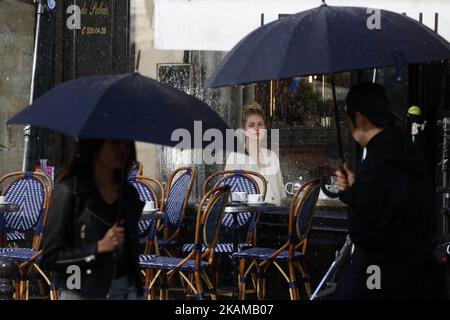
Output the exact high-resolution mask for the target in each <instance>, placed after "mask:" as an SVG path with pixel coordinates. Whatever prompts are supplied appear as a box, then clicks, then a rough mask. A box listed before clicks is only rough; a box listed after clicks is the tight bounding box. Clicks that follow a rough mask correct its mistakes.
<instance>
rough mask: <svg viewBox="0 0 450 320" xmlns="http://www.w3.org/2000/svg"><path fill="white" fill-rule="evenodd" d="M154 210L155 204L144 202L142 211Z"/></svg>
mask: <svg viewBox="0 0 450 320" xmlns="http://www.w3.org/2000/svg"><path fill="white" fill-rule="evenodd" d="M152 210H155V202H154V201H145V206H144V210H143V211H152Z"/></svg>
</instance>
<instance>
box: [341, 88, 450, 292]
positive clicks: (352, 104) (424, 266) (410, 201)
mask: <svg viewBox="0 0 450 320" xmlns="http://www.w3.org/2000/svg"><path fill="white" fill-rule="evenodd" d="M346 104H347V115H348V118H349V124H350V129H351V132H352V136H353V138H354V139H355V140H356V142H357V143H359V144H360V145H361V146H362V147H366V148H367V156H366V158H365V160H364V161H363V162H362V164H361V167H360V169H359V171H358V176H357V177H356V178H355V175H354V173H353V172H352V171H350V170H349V168H348V166H347V165H346V164H345V165H344V171H345V173H343V172H341V171H337V172H336V175H337V177H338V186H339V190H340V191H341V197H340V199H341V200H342V201H343V202H345V203H347V204H348V205H349V207H350V209H351V210H350V214H349V232H350V237H351V239H352V241H353V243H354V245H355V250H354V253H353V255H352V256H351V261H350V262H349V263H348V265H347V266H346V267H345V269H344V270H343V273H342V274H341V276H340V279H339V282H338V287H337V290H336V292H337V297H338V298H339V299H439V298H442V297H443V295H444V280H443V272H442V270H441V269H440V267H439V266H438V264H437V262H436V261H435V259H434V257H433V248H434V247H433V238H434V236H435V235H436V232H437V228H436V218H437V216H436V204H435V197H434V192H433V187H432V185H431V183H430V174H429V173H428V172H427V169H426V164H425V160H424V159H423V157H422V156H421V155H420V153H419V151H418V150H417V149H416V147H415V146H414V145H413V143H412V142H411V141H410V139H409V138H408V137H407V136H406V134H405V133H404V132H403V130H402V129H400V128H398V127H395V126H394V123H395V119H396V118H395V116H394V114H393V113H392V112H391V110H390V107H389V99H388V97H387V95H386V92H385V89H384V87H382V86H381V85H378V84H373V83H361V84H357V85H356V86H354V87H353V88H352V89H351V90H350V92H349V94H348V96H347V98H346Z"/></svg>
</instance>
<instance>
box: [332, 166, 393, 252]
mask: <svg viewBox="0 0 450 320" xmlns="http://www.w3.org/2000/svg"><path fill="white" fill-rule="evenodd" d="M393 178H394V177H393V172H392V170H391V169H390V168H389V166H387V165H386V164H384V163H383V162H382V161H376V160H373V159H372V160H371V161H368V163H364V165H363V166H362V167H361V170H360V172H359V174H358V177H357V178H356V181H355V183H354V184H353V185H352V187H351V188H349V189H347V190H346V191H344V192H342V193H341V197H340V199H341V200H342V201H343V202H344V203H347V204H348V205H349V207H350V209H351V210H350V213H349V220H348V223H349V232H350V236H351V238H352V241H353V242H354V243H355V244H357V245H359V246H360V247H364V248H366V249H372V250H376V249H377V248H380V247H381V246H384V245H387V244H388V243H386V242H387V241H389V237H387V235H388V234H389V233H390V228H391V227H392V225H393V223H394V221H393V220H395V219H396V215H397V214H398V212H397V211H398V210H399V209H400V208H399V206H400V205H401V201H402V199H400V198H396V197H393V192H392V189H393V188H395V182H394V181H393V180H394V179H393Z"/></svg>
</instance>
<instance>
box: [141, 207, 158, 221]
mask: <svg viewBox="0 0 450 320" xmlns="http://www.w3.org/2000/svg"><path fill="white" fill-rule="evenodd" d="M163 216H164V214H163V213H162V212H161V211H158V210H152V211H142V214H141V217H140V219H139V222H146V221H154V220H162V218H163Z"/></svg>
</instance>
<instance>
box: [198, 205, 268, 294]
mask: <svg viewBox="0 0 450 320" xmlns="http://www.w3.org/2000/svg"><path fill="white" fill-rule="evenodd" d="M274 207H275V205H274V204H271V203H267V202H258V203H250V202H241V201H230V202H229V203H228V204H227V206H226V207H225V209H224V212H225V213H229V214H232V215H233V226H232V228H231V233H232V234H231V236H232V243H233V253H235V252H237V251H238V249H239V248H238V247H239V242H240V241H239V240H240V239H239V234H238V229H239V227H238V219H237V217H238V214H239V213H243V212H250V213H255V214H256V213H264V212H265V211H270V210H272V209H273V208H274ZM196 208H198V205H196ZM204 208H206V204H205V205H204V206H203V209H204ZM231 263H232V273H233V285H232V298H233V299H237V298H238V288H239V281H238V274H239V269H238V268H239V265H238V262H237V260H236V259H232V261H231Z"/></svg>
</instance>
